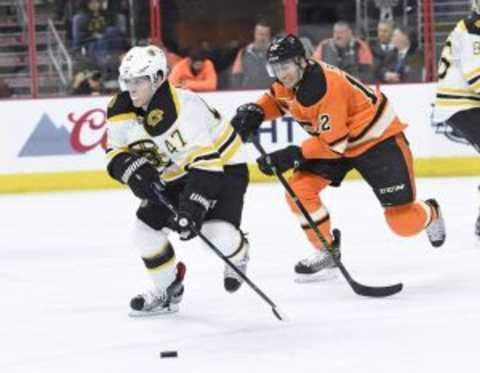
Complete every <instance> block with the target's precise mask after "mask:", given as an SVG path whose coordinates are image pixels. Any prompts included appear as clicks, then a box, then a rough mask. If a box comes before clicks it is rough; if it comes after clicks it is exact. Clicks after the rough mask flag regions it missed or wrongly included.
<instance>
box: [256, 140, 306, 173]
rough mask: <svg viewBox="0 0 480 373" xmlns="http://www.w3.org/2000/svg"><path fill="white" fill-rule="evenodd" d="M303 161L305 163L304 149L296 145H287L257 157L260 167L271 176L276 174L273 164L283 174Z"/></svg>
mask: <svg viewBox="0 0 480 373" xmlns="http://www.w3.org/2000/svg"><path fill="white" fill-rule="evenodd" d="M303 163H305V158H303V155H302V150H301V148H300V147H298V146H295V145H290V146H287V147H286V148H284V149H281V150H277V151H275V152H272V153H270V154H267V155H266V156H261V157H259V158H257V164H258V168H259V169H260V171H262V172H263V173H264V174H265V175H269V176H271V175H274V172H273V170H272V166H273V167H275V169H276V171H277V172H278V173H280V174H281V173H284V172H285V171H288V170H290V169H291V168H298V167H300V166H301V165H302V164H303Z"/></svg>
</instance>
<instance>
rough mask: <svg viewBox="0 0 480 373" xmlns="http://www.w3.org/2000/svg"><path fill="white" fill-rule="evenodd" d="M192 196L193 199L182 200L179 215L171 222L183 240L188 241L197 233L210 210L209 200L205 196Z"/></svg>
mask: <svg viewBox="0 0 480 373" xmlns="http://www.w3.org/2000/svg"><path fill="white" fill-rule="evenodd" d="M190 198H191V200H186V201H180V206H179V208H178V215H177V216H176V217H174V218H173V219H172V223H171V226H172V228H173V230H175V231H176V232H178V234H179V236H180V239H181V240H182V241H188V240H190V239H192V238H193V237H195V236H196V235H197V232H198V231H199V230H200V229H201V227H202V224H203V220H204V219H205V215H206V214H207V211H208V204H209V201H208V199H206V198H205V197H204V196H201V195H200V194H192V195H191V196H190ZM200 201H202V202H200Z"/></svg>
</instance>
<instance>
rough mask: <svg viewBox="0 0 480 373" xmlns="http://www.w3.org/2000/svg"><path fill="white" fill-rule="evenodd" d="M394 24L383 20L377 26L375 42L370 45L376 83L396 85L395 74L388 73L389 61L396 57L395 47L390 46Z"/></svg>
mask: <svg viewBox="0 0 480 373" xmlns="http://www.w3.org/2000/svg"><path fill="white" fill-rule="evenodd" d="M393 29H394V24H393V21H391V20H383V21H380V22H378V25H377V40H375V41H374V42H372V43H371V44H370V47H371V49H372V54H373V76H374V79H375V80H376V81H378V82H383V83H397V82H399V77H398V75H397V73H394V72H391V71H388V69H389V66H388V64H389V61H391V60H392V59H394V58H395V57H394V56H395V55H396V53H397V52H396V50H395V46H394V45H393V44H392V35H393Z"/></svg>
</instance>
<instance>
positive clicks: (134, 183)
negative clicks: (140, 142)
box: [107, 153, 164, 200]
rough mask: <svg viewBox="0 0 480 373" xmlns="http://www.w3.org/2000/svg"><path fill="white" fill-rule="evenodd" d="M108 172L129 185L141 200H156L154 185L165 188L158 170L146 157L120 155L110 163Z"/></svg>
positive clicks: (127, 154)
mask: <svg viewBox="0 0 480 373" xmlns="http://www.w3.org/2000/svg"><path fill="white" fill-rule="evenodd" d="M107 170H108V173H109V175H110V176H111V177H112V178H114V179H115V180H117V181H119V182H121V183H122V184H128V186H129V187H130V189H131V190H132V192H133V194H135V195H136V196H137V197H138V198H140V199H153V200H154V199H155V195H154V194H153V193H152V186H153V184H157V188H160V189H163V188H164V185H163V184H162V182H161V181H160V177H159V174H158V172H157V170H156V169H155V167H153V166H152V165H151V164H150V162H149V161H148V160H147V159H146V158H144V157H139V156H136V155H132V154H129V153H120V154H118V155H116V156H115V157H114V158H113V159H112V160H111V161H110V163H109V164H108V167H107Z"/></svg>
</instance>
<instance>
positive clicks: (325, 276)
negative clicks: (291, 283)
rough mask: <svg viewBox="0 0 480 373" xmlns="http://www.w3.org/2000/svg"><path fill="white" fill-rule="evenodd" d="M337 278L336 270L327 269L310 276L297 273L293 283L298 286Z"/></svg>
mask: <svg viewBox="0 0 480 373" xmlns="http://www.w3.org/2000/svg"><path fill="white" fill-rule="evenodd" d="M337 277H338V270H337V268H328V269H322V270H321V271H320V272H317V273H312V274H311V275H308V274H302V273H297V274H296V278H295V282H296V283H299V284H305V283H308V282H321V281H328V280H333V279H334V278H337Z"/></svg>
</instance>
